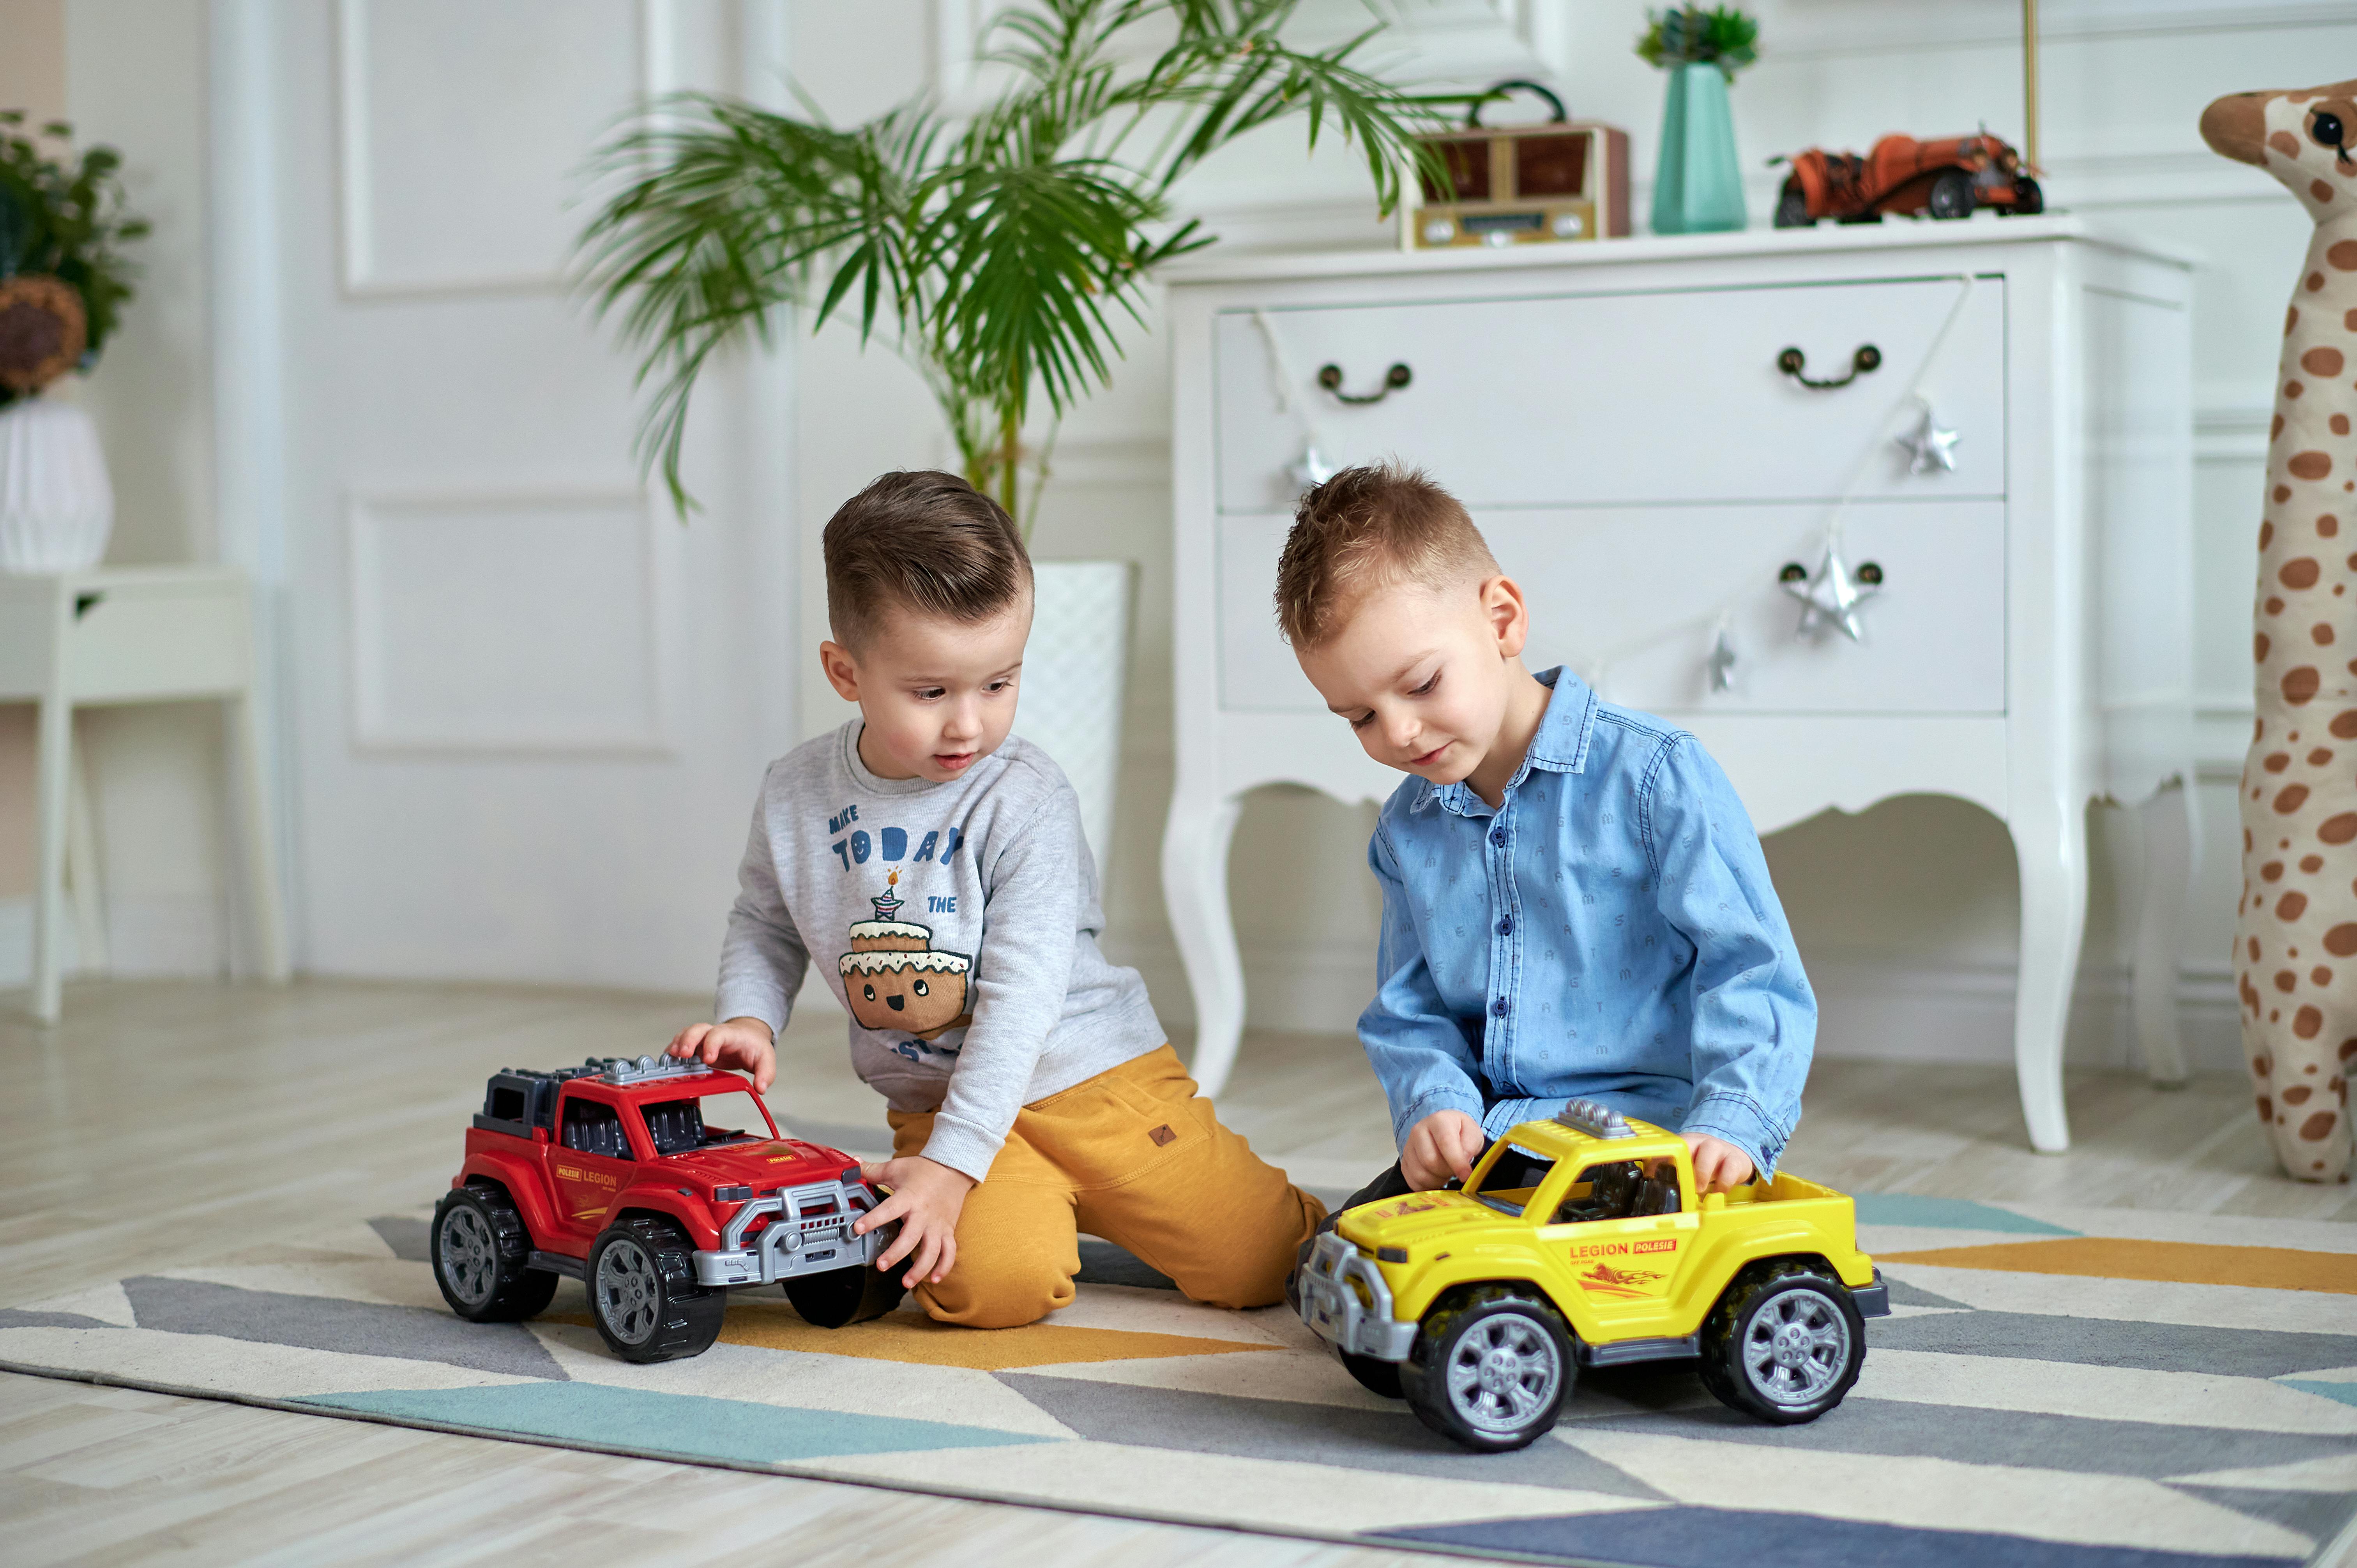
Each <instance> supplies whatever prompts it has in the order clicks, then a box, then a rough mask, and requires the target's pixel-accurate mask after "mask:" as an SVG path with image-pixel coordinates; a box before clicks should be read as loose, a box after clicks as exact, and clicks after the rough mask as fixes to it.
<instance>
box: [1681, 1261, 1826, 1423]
mask: <svg viewBox="0 0 2357 1568" xmlns="http://www.w3.org/2000/svg"><path fill="white" fill-rule="evenodd" d="M1865 1365H1866V1319H1865V1318H1864V1317H1863V1316H1860V1315H1859V1313H1858V1310H1857V1303H1856V1302H1854V1301H1852V1300H1850V1296H1849V1292H1848V1291H1847V1290H1846V1289H1844V1288H1843V1286H1842V1283H1841V1282H1840V1281H1839V1280H1836V1279H1835V1278H1833V1277H1831V1276H1830V1275H1829V1274H1826V1273H1823V1272H1822V1271H1821V1270H1820V1269H1819V1268H1816V1267H1813V1266H1812V1265H1810V1264H1807V1263H1803V1262H1782V1263H1773V1264H1770V1265H1767V1266H1766V1267H1763V1268H1757V1269H1752V1270H1749V1271H1747V1272H1746V1273H1743V1274H1741V1275H1739V1276H1738V1277H1737V1279H1736V1282H1735V1283H1733V1284H1731V1285H1729V1286H1728V1287H1727V1294H1724V1295H1722V1296H1720V1297H1719V1298H1718V1305H1716V1306H1714V1307H1712V1308H1711V1312H1710V1316H1709V1317H1708V1318H1706V1319H1705V1320H1704V1323H1703V1328H1702V1367H1701V1370H1702V1381H1703V1386H1704V1387H1705V1388H1706V1389H1708V1390H1709V1391H1711V1392H1712V1393H1713V1394H1715V1395H1717V1397H1718V1400H1719V1402H1721V1403H1722V1404H1725V1405H1727V1407H1728V1408H1730V1409H1732V1410H1738V1411H1741V1412H1743V1413H1745V1414H1746V1415H1749V1416H1754V1417H1756V1418H1758V1419H1759V1420H1761V1421H1765V1422H1770V1423H1774V1424H1776V1425H1778V1426H1791V1425H1795V1424H1797V1423H1801V1422H1804V1421H1814V1420H1816V1418H1817V1417H1819V1416H1821V1415H1823V1414H1824V1412H1827V1411H1829V1410H1831V1409H1833V1408H1834V1406H1835V1405H1837V1404H1839V1403H1841V1402H1842V1396H1843V1395H1844V1394H1846V1393H1848V1392H1849V1391H1850V1385H1851V1384H1853V1383H1855V1382H1857V1374H1858V1371H1859V1369H1861V1368H1863V1367H1864V1366H1865Z"/></svg>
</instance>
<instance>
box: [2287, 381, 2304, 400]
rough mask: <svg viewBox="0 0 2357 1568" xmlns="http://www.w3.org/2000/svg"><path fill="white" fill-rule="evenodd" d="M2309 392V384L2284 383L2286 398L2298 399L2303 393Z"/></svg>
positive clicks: (2302, 382)
mask: <svg viewBox="0 0 2357 1568" xmlns="http://www.w3.org/2000/svg"><path fill="white" fill-rule="evenodd" d="M2307 390H2308V385H2307V383H2306V382H2304V381H2286V382H2284V396H2286V397H2298V395H2299V394H2300V393H2302V392H2306V391H2307Z"/></svg>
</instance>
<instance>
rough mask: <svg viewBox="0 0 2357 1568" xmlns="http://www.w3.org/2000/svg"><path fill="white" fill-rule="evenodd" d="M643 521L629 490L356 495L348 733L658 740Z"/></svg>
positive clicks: (608, 745)
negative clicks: (499, 494)
mask: <svg viewBox="0 0 2357 1568" xmlns="http://www.w3.org/2000/svg"><path fill="white" fill-rule="evenodd" d="M651 532H652V522H651V516H650V513H649V509H648V506H647V502H646V500H645V499H644V498H643V497H642V496H640V494H638V493H637V492H635V491H626V492H622V493H619V494H598V493H596V492H591V493H587V494H581V495H565V494H562V493H555V494H534V493H530V492H525V493H520V494H511V495H504V496H498V495H486V496H464V495H460V496H446V497H412V498H393V497H376V498H370V499H358V500H356V501H354V503H353V505H352V509H351V539H350V547H351V568H352V614H351V628H352V650H351V656H352V681H353V693H352V728H353V738H354V739H355V740H357V741H358V742H359V743H360V744H361V746H370V747H375V748H422V749H436V750H447V749H458V750H469V751H519V750H521V751H538V750H552V749H554V750H582V749H590V750H645V749H654V748H658V747H660V746H662V722H661V694H662V690H663V681H662V671H661V670H660V667H659V661H660V658H661V651H662V639H661V637H660V635H659V633H660V628H659V625H658V614H659V611H658V605H659V589H658V586H657V584H658V581H659V574H658V572H657V568H656V562H655V554H656V552H655V549H654V543H655V542H654V540H653V538H652V536H651Z"/></svg>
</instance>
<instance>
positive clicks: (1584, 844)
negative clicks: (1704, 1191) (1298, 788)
mask: <svg viewBox="0 0 2357 1568" xmlns="http://www.w3.org/2000/svg"><path fill="white" fill-rule="evenodd" d="M1538 679H1539V680H1540V681H1541V682H1544V683H1545V684H1546V685H1548V686H1551V687H1553V688H1554V689H1555V695H1554V696H1553V697H1552V698H1551V699H1549V701H1548V703H1547V709H1546V714H1545V716H1544V718H1543V719H1542V720H1541V721H1540V724H1539V732H1538V735H1537V736H1536V737H1535V738H1534V739H1533V740H1532V742H1531V748H1530V752H1529V755H1528V756H1527V757H1524V758H1523V766H1522V767H1521V768H1519V769H1518V770H1517V771H1516V772H1515V774H1514V777H1513V779H1512V781H1511V782H1510V783H1508V784H1507V786H1506V791H1505V798H1504V800H1503V801H1502V802H1501V804H1500V805H1499V806H1498V808H1497V809H1496V810H1495V811H1492V810H1491V808H1490V807H1489V806H1488V805H1487V804H1486V803H1484V802H1483V800H1481V798H1480V796H1479V795H1476V794H1475V793H1474V792H1473V791H1472V789H1469V787H1467V786H1466V785H1463V784H1451V785H1449V786H1448V787H1447V788H1445V789H1436V788H1435V787H1434V786H1432V785H1430V784H1427V783H1426V782H1425V781H1424V780H1423V779H1408V780H1407V781H1406V782H1405V783H1403V784H1402V785H1401V786H1400V787H1399V788H1398V789H1396V790H1394V792H1393V794H1392V797H1391V799H1390V800H1387V801H1385V802H1384V803H1383V811H1382V812H1381V814H1380V815H1379V816H1378V817H1377V819H1376V822H1375V836H1374V839H1373V841H1372V843H1370V844H1369V845H1368V846H1367V860H1368V863H1369V864H1370V865H1372V866H1373V867H1374V872H1375V878H1376V880H1377V881H1378V882H1379V883H1381V884H1382V886H1383V945H1382V949H1381V951H1380V955H1379V957H1378V959H1377V976H1376V978H1377V983H1378V989H1377V991H1376V993H1375V999H1374V1002H1373V1003H1372V1004H1371V1005H1369V1007H1368V1008H1367V1010H1366V1012H1365V1013H1364V1014H1362V1015H1361V1016H1360V1019H1359V1038H1360V1040H1361V1043H1362V1044H1364V1045H1365V1047H1366V1049H1367V1058H1368V1060H1369V1061H1371V1062H1372V1064H1373V1065H1374V1069H1375V1076H1376V1077H1377V1078H1379V1079H1382V1080H1383V1091H1384V1093H1385V1094H1386V1095H1388V1096H1389V1097H1390V1100H1391V1109H1392V1127H1393V1133H1394V1136H1395V1137H1396V1138H1397V1139H1398V1140H1399V1141H1400V1142H1401V1143H1403V1144H1405V1142H1406V1139H1407V1134H1408V1133H1409V1131H1410V1129H1412V1128H1413V1127H1415V1124H1416V1123H1417V1122H1420V1121H1422V1120H1423V1119H1424V1118H1425V1117H1426V1116H1429V1115H1431V1114H1432V1113H1433V1112H1436V1111H1448V1110H1457V1111H1462V1112H1465V1113H1466V1114H1467V1115H1469V1116H1472V1117H1474V1118H1476V1119H1477V1120H1479V1121H1480V1123H1481V1125H1482V1128H1483V1130H1484V1131H1486V1132H1487V1133H1490V1134H1491V1136H1492V1137H1495V1136H1497V1135H1499V1134H1501V1133H1504V1132H1505V1131H1506V1129H1507V1128H1509V1127H1511V1126H1512V1125H1513V1124H1514V1123H1515V1122H1526V1121H1530V1120H1532V1119H1534V1117H1541V1116H1551V1115H1553V1114H1554V1113H1555V1112H1557V1111H1558V1110H1560V1109H1562V1105H1563V1101H1565V1100H1566V1099H1570V1098H1574V1097H1585V1098H1588V1099H1594V1100H1600V1101H1604V1103H1606V1104H1607V1105H1609V1106H1611V1107H1613V1108H1614V1109H1616V1110H1619V1111H1620V1112H1624V1113H1626V1114H1628V1115H1631V1116H1639V1117H1642V1118H1643V1119H1644V1120H1646V1121H1648V1122H1658V1123H1660V1124H1661V1125H1663V1126H1665V1127H1671V1128H1676V1129H1679V1130H1681V1131H1684V1132H1687V1133H1708V1134H1710V1135H1711V1136H1712V1137H1715V1138H1721V1139H1724V1140H1725V1141H1727V1143H1729V1144H1734V1145H1735V1146H1736V1147H1737V1148H1738V1149H1740V1150H1742V1151H1743V1152H1744V1153H1745V1154H1746V1155H1749V1156H1750V1157H1751V1163H1752V1164H1753V1165H1755V1166H1756V1167H1757V1168H1758V1169H1759V1170H1760V1173H1761V1174H1762V1175H1766V1174H1768V1173H1770V1172H1772V1171H1773V1170H1774V1169H1775V1167H1776V1161H1777V1158H1778V1156H1780V1155H1782V1154H1783V1152H1784V1144H1785V1143H1786V1142H1787V1141H1788V1140H1789V1139H1790V1138H1791V1137H1792V1128H1793V1126H1794V1124H1795V1123H1796V1122H1799V1121H1800V1118H1801V1086H1802V1084H1803V1081H1804V1080H1805V1079H1807V1077H1808V1072H1809V1056H1810V1053H1811V1051H1812V1049H1813V1047H1814V1045H1815V1042H1816V1033H1817V1004H1816V998H1815V997H1814V996H1813V994H1812V993H1810V990H1809V983H1808V978H1807V976H1806V975H1804V974H1803V973H1802V972H1801V955H1800V953H1799V952H1798V951H1797V950H1795V949H1794V947H1793V945H1792V930H1791V929H1790V928H1789V927H1788V926H1787V925H1786V924H1785V922H1784V911H1783V908H1782V906H1781V905H1780V904H1779V903H1778V902H1777V899H1776V889H1775V888H1774V886H1772V885H1771V884H1770V881H1769V877H1768V863H1767V861H1766V859H1765V857H1763V856H1762V855H1761V854H1760V837H1759V835H1758V834H1757V833H1756V832H1753V831H1752V827H1751V820H1750V818H1749V815H1748V814H1747V813H1746V812H1745V811H1744V809H1743V802H1742V801H1741V800H1738V799H1737V798H1736V794H1735V789H1734V787H1733V786H1732V785H1730V784H1729V783H1728V782H1727V776H1726V775H1725V774H1724V773H1722V772H1720V771H1719V768H1718V765H1717V763H1715V762H1713V761H1712V760H1711V759H1710V757H1709V756H1708V755H1707V754H1706V752H1704V750H1703V748H1702V746H1701V745H1700V744H1699V743H1698V742H1696V741H1695V738H1694V736H1690V735H1687V734H1686V733H1684V731H1682V730H1678V729H1674V728H1672V727H1670V726H1669V725H1665V724H1663V723H1662V721H1660V720H1659V719H1655V718H1652V717H1650V716H1648V715H1647V714H1641V713H1636V712H1634V711H1632V710H1631V709H1628V708H1622V707H1616V706H1614V705H1613V704H1612V703H1607V702H1604V701H1602V700H1601V699H1599V698H1598V696H1597V695H1596V693H1594V692H1593V691H1591V690H1589V689H1588V688H1587V686H1586V685H1585V684H1583V683H1582V682H1580V680H1579V679H1578V678H1577V676H1574V675H1570V674H1566V673H1565V672H1564V671H1561V670H1550V671H1546V672H1545V673H1544V674H1543V675H1541V676H1539V677H1538Z"/></svg>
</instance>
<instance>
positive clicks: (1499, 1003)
mask: <svg viewBox="0 0 2357 1568" xmlns="http://www.w3.org/2000/svg"><path fill="white" fill-rule="evenodd" d="M1490 1011H1491V1012H1492V1013H1495V1014H1496V1015H1498V1016H1499V1017H1501V1018H1502V1017H1504V1016H1505V1015H1506V999H1505V998H1504V997H1502V996H1501V997H1499V998H1498V999H1497V1000H1496V1001H1495V1002H1492V1003H1491V1004H1490Z"/></svg>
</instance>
